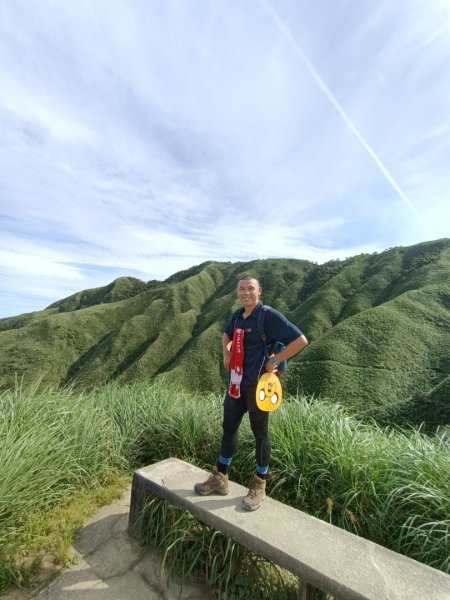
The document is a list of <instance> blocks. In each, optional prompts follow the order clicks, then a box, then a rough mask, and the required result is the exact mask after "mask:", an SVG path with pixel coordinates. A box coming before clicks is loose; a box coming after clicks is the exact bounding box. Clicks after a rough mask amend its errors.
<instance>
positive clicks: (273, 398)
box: [256, 373, 283, 412]
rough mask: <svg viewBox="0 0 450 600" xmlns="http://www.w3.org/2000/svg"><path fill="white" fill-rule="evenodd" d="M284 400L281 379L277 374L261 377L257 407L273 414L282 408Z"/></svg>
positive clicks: (257, 393)
mask: <svg viewBox="0 0 450 600" xmlns="http://www.w3.org/2000/svg"><path fill="white" fill-rule="evenodd" d="M282 400H283V390H282V389H281V381H280V378H279V377H278V376H277V375H275V373H264V375H261V377H260V379H259V381H258V385H257V386H256V405H257V407H258V408H259V409H260V410H264V411H265V412H272V411H274V410H277V408H280V406H281V402H282Z"/></svg>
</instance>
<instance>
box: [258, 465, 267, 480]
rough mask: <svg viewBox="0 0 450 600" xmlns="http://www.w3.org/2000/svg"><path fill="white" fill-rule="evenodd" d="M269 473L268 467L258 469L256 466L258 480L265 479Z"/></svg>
mask: <svg viewBox="0 0 450 600" xmlns="http://www.w3.org/2000/svg"><path fill="white" fill-rule="evenodd" d="M268 472H269V467H260V466H259V465H256V474H257V475H258V477H259V478H260V479H265V478H266V477H267V473H268Z"/></svg>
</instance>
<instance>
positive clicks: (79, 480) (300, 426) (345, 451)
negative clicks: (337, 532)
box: [0, 380, 450, 590]
mask: <svg viewBox="0 0 450 600" xmlns="http://www.w3.org/2000/svg"><path fill="white" fill-rule="evenodd" d="M221 421H222V402H221V397H220V396H219V395H214V394H209V395H205V394H198V393H197V394H195V393H190V392H187V391H186V390H185V389H183V388H176V387H173V386H169V385H167V384H166V383H165V382H164V381H163V380H154V381H152V382H150V383H142V382H141V383H136V384H133V385H129V386H119V385H117V384H108V385H106V386H103V387H101V388H98V389H94V390H92V391H90V392H84V393H81V392H79V391H75V390H74V389H71V388H66V389H57V388H54V387H44V388H43V387H40V386H35V387H31V388H30V387H29V388H22V387H21V386H17V387H16V388H15V389H13V390H10V391H7V392H4V393H3V394H2V395H1V396H0V465H1V466H0V468H1V477H0V565H1V566H0V590H1V589H2V585H3V587H5V586H6V584H7V583H8V582H9V581H11V578H12V577H13V575H14V568H15V566H14V565H15V561H16V560H17V558H18V556H19V555H18V546H17V544H16V543H15V542H16V540H17V539H19V538H20V535H21V527H23V522H24V520H25V517H26V516H28V515H29V514H32V513H33V512H39V511H43V510H47V509H48V508H50V507H52V506H54V505H56V504H58V502H61V501H63V500H64V499H67V498H68V497H70V496H71V494H73V493H74V492H75V491H76V490H79V489H81V488H85V487H89V486H93V485H98V484H99V483H100V484H101V483H102V481H104V480H105V478H107V477H108V474H110V473H111V472H127V473H129V474H130V475H131V473H132V471H133V469H134V468H135V467H136V466H138V465H140V464H149V463H152V462H155V461H158V460H161V459H164V458H167V457H169V456H175V457H178V458H180V459H184V460H187V461H190V462H192V463H195V464H197V465H198V466H201V467H206V468H209V467H210V465H211V464H212V463H213V462H214V461H215V460H216V459H217V455H218V451H219V442H220V435H221ZM270 429H271V439H272V446H273V460H272V465H271V469H272V473H271V477H270V478H269V482H268V491H269V494H270V495H271V496H272V497H276V498H277V499H279V500H281V501H283V502H285V503H288V504H291V505H293V506H295V507H297V508H300V509H301V510H304V511H306V512H308V513H310V514H312V515H315V516H317V517H319V518H322V519H325V520H327V521H328V522H330V523H332V524H334V525H337V526H339V527H343V528H345V529H348V530H350V531H352V532H353V533H356V534H357V535H362V536H364V537H367V538H369V539H371V540H373V541H375V542H377V543H380V544H382V545H385V546H387V547H389V548H391V549H393V550H396V551H398V552H401V553H403V554H406V555H408V556H411V557H412V558H415V559H417V560H419V561H421V562H424V563H426V564H429V565H431V566H434V567H436V568H438V569H441V570H443V571H445V572H447V573H448V572H450V546H449V540H450V478H449V477H448V473H449V472H450V446H449V442H448V439H446V438H445V436H444V435H442V436H441V437H440V436H439V435H435V436H430V437H427V436H425V435H423V434H421V433H419V432H417V431H415V430H412V429H411V430H404V431H400V430H393V429H387V428H385V429H383V428H381V427H379V426H377V425H375V424H373V425H372V424H362V423H360V422H358V421H357V420H356V419H354V418H353V417H351V416H349V415H348V414H346V413H345V411H344V410H343V409H341V408H339V407H338V406H336V405H333V404H328V403H326V402H319V401H315V402H311V401H308V400H307V399H305V398H289V397H287V398H286V401H285V403H284V404H283V406H282V408H281V409H280V410H279V411H277V412H276V413H274V414H273V415H271V425H270ZM253 469H254V444H253V438H252V434H251V431H250V428H249V426H248V420H245V421H244V422H243V425H242V427H241V430H240V440H239V447H238V452H237V455H236V457H235V460H234V462H233V467H232V470H231V478H232V479H233V480H235V481H238V482H239V483H242V484H244V485H245V484H246V483H247V482H248V480H249V479H250V477H251V475H252V473H253ZM2 580H3V584H2Z"/></svg>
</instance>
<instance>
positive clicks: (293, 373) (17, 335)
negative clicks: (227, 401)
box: [0, 239, 450, 427]
mask: <svg viewBox="0 0 450 600" xmlns="http://www.w3.org/2000/svg"><path fill="white" fill-rule="evenodd" d="M243 273H252V274H255V275H256V276H257V277H258V278H259V279H260V280H261V282H262V284H263V288H264V293H263V297H262V300H263V302H264V303H266V304H269V305H271V306H274V307H275V308H278V309H279V310H281V311H282V312H283V313H285V314H286V316H287V317H288V318H289V319H290V320H291V321H293V322H294V323H296V324H297V325H298V326H299V327H300V328H301V329H302V330H303V332H304V333H305V334H306V336H307V337H308V339H309V340H310V345H309V346H308V347H307V348H306V350H305V351H304V352H303V353H301V354H300V355H299V356H298V357H296V358H295V359H294V360H292V361H291V362H290V369H289V374H288V375H287V377H286V379H285V384H284V385H285V388H286V390H287V391H289V392H291V393H296V392H297V391H301V392H305V393H307V394H314V395H315V396H319V395H320V396H323V397H327V398H330V399H333V400H335V401H337V402H339V403H340V404H343V405H346V406H348V407H351V408H352V409H353V410H355V412H356V413H357V414H359V415H361V416H365V415H371V416H374V417H376V418H378V419H380V420H386V419H387V420H390V419H392V420H394V421H397V422H403V421H405V420H406V421H409V422H414V423H415V424H420V423H421V422H422V421H425V425H426V426H430V427H435V426H436V424H441V425H442V424H449V423H450V406H449V405H450V403H449V402H448V400H446V398H448V394H447V392H446V390H448V378H449V376H450V335H449V333H450V310H449V309H450V240H449V239H443V240H437V241H433V242H427V243H423V244H418V245H415V246H411V247H408V248H393V249H391V250H388V251H386V252H383V253H381V254H372V255H359V256H355V257H352V258H348V259H346V260H343V261H330V262H328V263H326V264H323V265H317V264H314V263H311V262H308V261H302V260H289V259H277V260H274V259H272V260H257V261H252V262H248V263H217V262H206V263H203V264H201V265H198V266H196V267H193V268H192V269H188V270H186V271H181V272H179V273H177V274H175V275H173V276H172V277H170V278H168V279H167V280H166V281H164V282H157V281H151V282H148V283H145V282H143V281H140V280H137V279H133V278H126V277H123V278H119V279H117V280H116V281H114V282H112V283H111V284H110V285H108V286H105V287H104V288H97V289H94V290H86V291H82V292H79V293H77V294H74V295H72V296H70V297H69V298H66V299H63V300H60V301H58V302H55V303H54V304H52V305H51V306H50V307H49V308H48V309H46V310H43V311H40V312H34V313H29V314H25V315H19V316H17V317H11V318H8V319H2V320H0V348H1V353H0V380H1V382H2V385H3V387H10V386H12V385H13V383H14V379H15V377H19V378H24V380H25V381H30V382H34V381H36V380H37V379H38V378H41V379H42V380H43V381H44V382H48V383H55V384H65V383H67V382H71V381H76V382H77V383H78V384H79V385H89V386H90V385H98V384H103V383H105V382H107V381H110V380H117V381H119V382H129V381H134V380H139V379H141V380H143V379H151V378H153V377H155V376H158V375H160V374H162V373H164V374H165V377H166V379H167V380H169V381H170V380H171V381H173V382H177V383H181V384H183V385H186V386H188V387H189V388H190V389H200V390H217V389H221V388H222V387H223V385H224V382H225V376H226V375H225V373H224V371H223V368H222V358H221V343H220V337H221V333H222V331H223V327H224V325H225V323H226V322H227V321H228V319H229V317H230V315H231V313H232V311H233V310H234V308H236V307H237V306H238V302H237V300H236V295H235V288H236V282H237V278H238V276H239V275H240V274H243ZM446 382H447V383H446ZM436 402H437V403H439V410H438V411H437V412H436V410H435V409H434V404H435V403H436ZM437 415H438V417H437Z"/></svg>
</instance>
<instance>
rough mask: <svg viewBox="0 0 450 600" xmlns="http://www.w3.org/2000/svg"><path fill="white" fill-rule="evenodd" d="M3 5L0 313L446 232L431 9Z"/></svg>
mask: <svg viewBox="0 0 450 600" xmlns="http://www.w3.org/2000/svg"><path fill="white" fill-rule="evenodd" d="M0 10H1V19H0V23H1V24H0V133H1V139H2V145H1V147H0V217H1V220H0V233H1V237H0V288H2V289H3V290H4V291H3V294H4V295H5V299H4V300H3V304H2V303H1V298H0V317H1V316H6V315H7V314H18V312H23V311H24V310H35V309H40V308H42V307H43V306H46V305H48V304H50V303H51V302H54V301H55V300H57V299H59V298H61V297H63V296H65V295H68V294H70V293H73V292H75V291H79V290H81V289H86V288H88V287H95V286H98V285H104V284H107V283H109V282H110V281H111V280H112V279H113V278H114V277H116V276H119V275H127V274H129V275H133V276H137V277H141V278H143V279H153V278H158V279H162V278H165V277H167V276H169V275H170V274H172V273H174V272H176V271H178V270H180V269H184V268H187V267H189V266H192V265H194V264H198V263H200V262H203V261H204V260H211V259H212V260H247V259H248V260H250V259H253V258H264V257H269V256H278V257H279V256H286V257H293V258H306V259H309V260H315V261H318V262H322V261H325V260H328V259H330V258H344V257H346V256H351V255H353V254H357V253H359V252H362V251H367V252H372V251H374V250H383V249H384V248H386V247H389V246H394V245H399V244H403V245H405V244H412V243H416V242H419V241H423V240H424V239H431V238H437V237H444V236H446V235H448V226H447V223H448V222H449V218H450V214H449V213H450V209H449V207H448V201H447V196H448V193H447V190H448V189H449V185H450V172H449V170H448V164H449V159H450V145H449V143H448V140H449V139H450V136H449V134H450V109H449V107H450V78H449V75H448V68H447V65H448V62H449V59H450V42H449V40H450V36H449V33H450V31H449V29H450V26H449V14H450V11H449V9H448V6H446V5H445V3H442V2H440V1H439V0H430V2H428V3H426V4H424V3H420V2H413V3H411V2H410V1H409V0H408V1H407V0H400V1H399V2H396V3H395V5H394V4H392V3H376V4H367V3H364V4H361V3H359V2H357V1H356V0H351V1H350V2H347V3H345V4H342V3H336V4H334V5H331V6H330V5H328V9H327V10H324V9H323V6H320V3H319V4H317V3H316V2H313V1H312V0H311V1H307V2H304V3H297V2H294V1H293V0H292V1H291V0H283V2H280V3H277V4H276V8H275V4H274V3H270V2H269V0H261V2H259V3H240V2H234V1H232V2H231V3H230V2H226V3H225V2H224V1H222V0H220V1H219V2H204V3H201V5H199V4H197V3H195V2H184V1H182V0H168V1H167V2H164V3H157V2H149V3H135V2H129V3H126V4H125V3H121V4H117V3H116V4H114V6H112V5H111V4H110V3H108V2H106V0H95V1H94V2H83V3H45V4H42V3H41V2H38V1H37V0H34V1H31V2H30V1H27V2H25V1H24V0H16V1H15V2H14V3H12V2H11V3H5V4H3V5H2V8H1V9H0ZM27 298H28V299H27ZM19 307H20V309H19V310H18V308H19Z"/></svg>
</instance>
